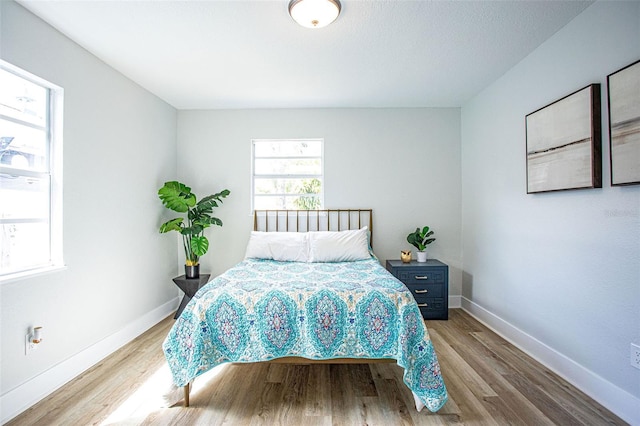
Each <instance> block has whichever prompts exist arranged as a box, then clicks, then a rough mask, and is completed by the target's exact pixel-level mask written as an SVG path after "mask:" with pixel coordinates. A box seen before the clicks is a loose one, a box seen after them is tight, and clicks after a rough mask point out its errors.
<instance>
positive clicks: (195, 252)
mask: <svg viewBox="0 0 640 426" xmlns="http://www.w3.org/2000/svg"><path fill="white" fill-rule="evenodd" d="M229 194H230V192H229V190H228V189H225V190H224V191H221V192H218V193H217V194H213V195H208V196H206V197H204V198H202V199H201V200H200V201H197V198H196V195H195V194H193V193H192V192H191V188H189V187H188V186H186V185H185V184H183V183H180V182H177V181H171V182H165V184H164V186H163V187H162V188H160V189H159V190H158V196H159V197H160V200H161V201H162V204H163V205H164V206H165V207H166V208H168V209H170V210H173V211H175V212H178V213H186V214H187V218H186V219H187V220H186V222H185V220H184V219H185V218H184V217H177V218H175V219H171V220H169V221H167V222H165V223H163V224H162V225H160V232H161V233H165V232H169V231H177V232H179V233H180V234H182V244H183V246H184V253H185V257H186V260H185V264H186V265H185V273H186V275H187V278H197V277H198V276H199V268H198V266H199V261H200V257H201V256H204V255H205V253H206V252H207V251H208V250H209V240H208V239H207V237H205V236H204V230H205V229H207V228H208V227H210V226H211V225H218V226H222V221H221V220H220V219H218V218H217V217H213V216H212V214H213V209H214V207H218V203H220V204H222V199H223V198H226V197H227V196H228V195H229Z"/></svg>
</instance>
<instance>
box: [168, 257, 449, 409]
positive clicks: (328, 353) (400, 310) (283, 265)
mask: <svg viewBox="0 0 640 426" xmlns="http://www.w3.org/2000/svg"><path fill="white" fill-rule="evenodd" d="M163 349H164V353H165V356H166V358H167V361H168V364H169V367H170V369H171V372H172V374H173V379H174V382H175V384H176V385H177V386H185V385H186V384H187V383H189V382H190V381H191V380H193V379H194V378H195V377H197V376H198V375H200V374H202V373H204V372H206V371H208V370H209V369H211V368H213V367H215V366H217V365H219V364H221V363H225V362H258V361H268V360H271V359H275V358H280V357H287V356H298V357H304V358H309V359H315V360H321V359H332V358H391V359H394V360H396V361H397V364H398V365H399V366H401V367H403V368H404V370H405V371H404V382H405V383H406V385H407V386H408V387H409V388H410V389H411V390H412V391H413V393H414V397H417V398H418V399H419V400H420V401H421V402H422V404H424V406H426V407H427V408H428V409H429V410H431V411H437V410H438V409H440V407H442V405H444V403H445V402H446V400H447V390H446V388H445V385H444V382H443V380H442V376H441V374H440V366H439V364H438V359H437V357H436V353H435V351H434V348H433V345H432V343H431V340H430V338H429V334H428V332H427V328H426V326H425V324H424V322H423V320H422V316H421V314H420V310H419V308H418V306H417V304H416V302H415V300H414V298H413V296H412V295H411V292H410V291H409V290H408V289H407V288H406V287H405V286H404V284H402V283H401V282H400V281H398V280H397V279H396V278H395V277H394V276H393V275H391V274H390V273H389V272H387V270H386V269H384V268H383V267H382V265H380V263H379V262H378V260H377V259H374V258H372V259H370V260H362V261H356V262H340V263H299V262H278V261H273V260H262V259H246V260H244V261H242V262H240V263H239V264H237V265H236V266H234V267H233V268H231V269H229V270H228V271H226V272H225V273H224V274H222V275H220V276H218V277H216V278H215V279H213V280H212V281H211V282H209V283H208V284H207V285H206V286H205V287H203V288H202V289H200V291H198V293H197V294H196V295H195V296H194V297H193V299H191V301H190V302H189V304H188V305H187V306H186V308H185V310H184V311H183V312H182V315H181V316H180V317H179V318H178V319H177V320H176V322H175V324H174V326H173V328H172V329H171V331H170V332H169V335H168V336H167V337H166V339H165V341H164V343H163Z"/></svg>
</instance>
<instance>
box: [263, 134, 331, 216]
mask: <svg viewBox="0 0 640 426" xmlns="http://www.w3.org/2000/svg"><path fill="white" fill-rule="evenodd" d="M252 143H253V149H252V153H253V161H252V170H253V178H252V180H251V182H252V191H251V193H252V196H253V208H254V209H255V210H265V209H270V210H281V209H298V210H314V209H321V208H323V205H324V165H323V140H322V139H276V140H274V139H254V140H253V141H252Z"/></svg>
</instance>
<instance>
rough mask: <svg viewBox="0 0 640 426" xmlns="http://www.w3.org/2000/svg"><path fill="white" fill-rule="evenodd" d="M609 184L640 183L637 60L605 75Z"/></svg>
mask: <svg viewBox="0 0 640 426" xmlns="http://www.w3.org/2000/svg"><path fill="white" fill-rule="evenodd" d="M607 91H608V92H609V99H608V102H609V146H610V149H611V185H613V186H617V185H636V184H640V61H637V62H634V63H633V64H631V65H628V66H626V67H624V68H622V69H621V70H618V71H616V72H614V73H613V74H609V75H608V76H607Z"/></svg>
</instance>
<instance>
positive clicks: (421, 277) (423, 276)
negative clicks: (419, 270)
mask: <svg viewBox="0 0 640 426" xmlns="http://www.w3.org/2000/svg"><path fill="white" fill-rule="evenodd" d="M428 279H429V276H428V275H416V280H428Z"/></svg>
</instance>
